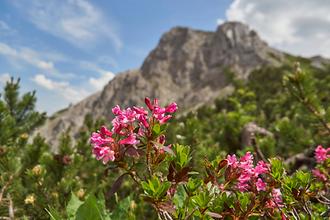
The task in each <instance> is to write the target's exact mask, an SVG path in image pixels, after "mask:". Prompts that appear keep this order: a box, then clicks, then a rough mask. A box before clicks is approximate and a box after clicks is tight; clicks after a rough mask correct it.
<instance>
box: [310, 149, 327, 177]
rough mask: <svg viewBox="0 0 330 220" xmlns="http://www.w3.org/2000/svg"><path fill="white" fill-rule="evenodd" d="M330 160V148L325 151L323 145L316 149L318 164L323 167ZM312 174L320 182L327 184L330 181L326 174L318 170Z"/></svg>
mask: <svg viewBox="0 0 330 220" xmlns="http://www.w3.org/2000/svg"><path fill="white" fill-rule="evenodd" d="M328 158H330V147H329V148H327V149H325V148H323V147H322V146H321V145H319V146H317V148H316V149H315V159H316V162H317V163H319V164H320V165H322V164H323V162H324V161H326V160H327V159H328ZM328 173H329V172H328ZM312 174H313V176H315V177H316V178H317V179H318V180H320V181H323V182H326V181H327V180H328V178H327V175H326V173H324V172H323V171H321V170H320V169H318V168H315V169H313V170H312Z"/></svg>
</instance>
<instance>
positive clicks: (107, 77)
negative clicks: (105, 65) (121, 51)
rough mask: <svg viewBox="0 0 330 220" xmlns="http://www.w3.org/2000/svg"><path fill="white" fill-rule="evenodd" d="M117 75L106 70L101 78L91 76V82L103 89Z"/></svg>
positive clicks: (96, 87) (97, 87) (98, 88)
mask: <svg viewBox="0 0 330 220" xmlns="http://www.w3.org/2000/svg"><path fill="white" fill-rule="evenodd" d="M114 76H115V74H114V73H112V72H104V73H102V74H101V76H100V77H99V78H94V77H91V78H89V83H90V84H91V85H92V86H93V87H94V88H95V89H97V90H101V89H102V88H103V87H104V86H105V85H106V84H107V83H108V82H109V81H110V80H112V79H113V77H114Z"/></svg>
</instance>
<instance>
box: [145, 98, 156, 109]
mask: <svg viewBox="0 0 330 220" xmlns="http://www.w3.org/2000/svg"><path fill="white" fill-rule="evenodd" d="M144 102H145V103H146V105H147V107H148V108H149V110H150V111H152V110H153V109H154V107H153V106H152V104H151V101H150V99H149V98H148V97H146V98H145V99H144Z"/></svg>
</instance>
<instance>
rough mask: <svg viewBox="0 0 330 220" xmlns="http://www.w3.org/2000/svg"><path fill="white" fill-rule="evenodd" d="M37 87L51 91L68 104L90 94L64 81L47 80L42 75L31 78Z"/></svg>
mask: <svg viewBox="0 0 330 220" xmlns="http://www.w3.org/2000/svg"><path fill="white" fill-rule="evenodd" d="M32 81H34V82H35V83H36V84H37V85H39V86H40V87H43V88H45V89H47V90H51V91H53V92H55V93H57V94H58V95H60V96H62V98H64V99H65V100H67V101H68V102H74V103H75V102H78V101H80V100H81V99H82V98H84V97H86V96H88V95H89V94H90V92H88V91H86V90H85V89H83V88H79V87H75V86H73V85H71V84H70V83H69V82H64V81H55V80H52V79H50V78H47V77H46V76H45V75H43V74H37V75H35V76H34V77H33V78H32Z"/></svg>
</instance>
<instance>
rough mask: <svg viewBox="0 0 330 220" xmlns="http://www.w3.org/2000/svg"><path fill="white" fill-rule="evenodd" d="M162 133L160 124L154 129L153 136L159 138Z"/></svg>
mask: <svg viewBox="0 0 330 220" xmlns="http://www.w3.org/2000/svg"><path fill="white" fill-rule="evenodd" d="M160 133H161V128H160V124H158V123H157V124H155V125H154V126H153V127H152V134H153V136H155V137H158V136H159V135H160Z"/></svg>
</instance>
